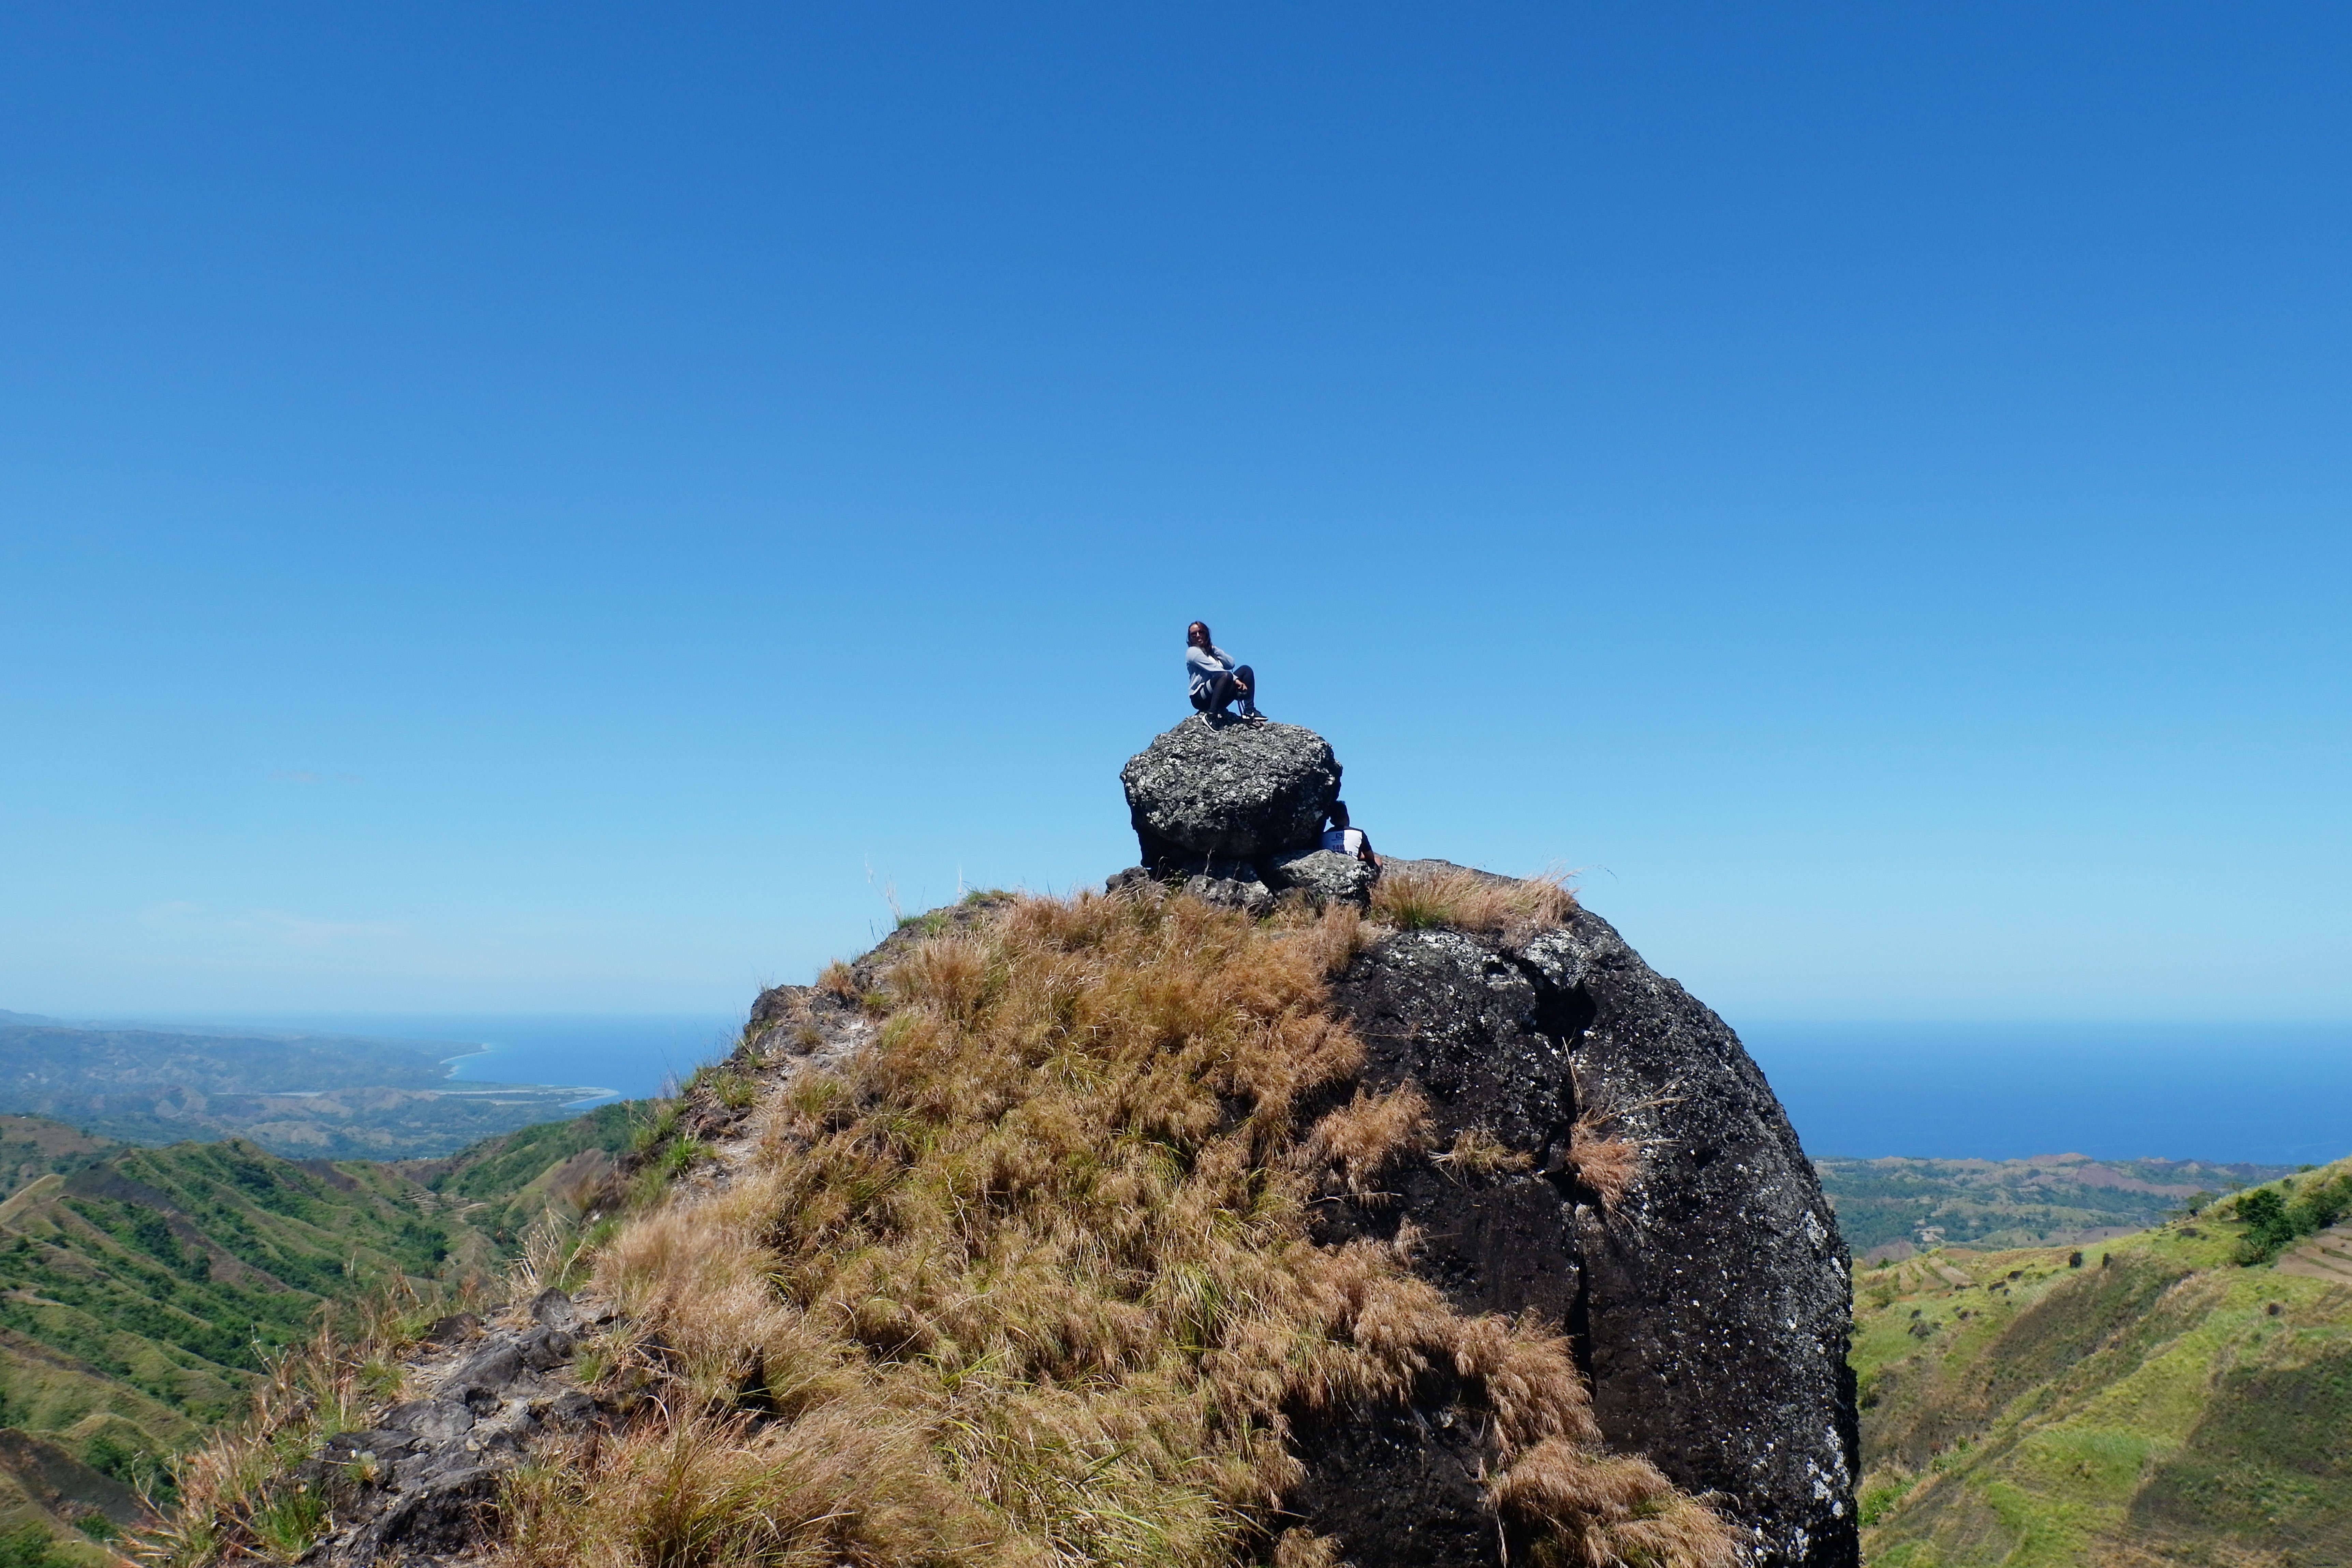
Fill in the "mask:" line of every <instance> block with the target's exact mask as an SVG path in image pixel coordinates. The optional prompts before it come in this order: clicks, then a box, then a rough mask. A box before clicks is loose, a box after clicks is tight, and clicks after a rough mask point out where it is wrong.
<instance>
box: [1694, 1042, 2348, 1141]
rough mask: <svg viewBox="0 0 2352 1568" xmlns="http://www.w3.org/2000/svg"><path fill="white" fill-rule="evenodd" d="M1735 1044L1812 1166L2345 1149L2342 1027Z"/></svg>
mask: <svg viewBox="0 0 2352 1568" xmlns="http://www.w3.org/2000/svg"><path fill="white" fill-rule="evenodd" d="M1735 1026H1736V1027H1737V1025H1736V1024H1735ZM1739 1035H1740V1038H1741V1039H1742V1040H1743V1041H1744V1042H1745V1043H1746V1044H1747V1047H1748V1054H1749V1055H1751V1056H1753V1057H1754V1058H1756V1061H1757V1065H1759V1067H1761V1068H1763V1069H1764V1076H1765V1077H1766V1078H1767V1079H1769V1080H1770V1081H1771V1084H1772V1088H1773V1091H1774V1092H1775V1093H1777V1094H1778V1095H1779V1096H1780V1103H1781V1104H1782V1105H1783V1106H1784V1107H1785V1108H1786V1109H1787V1110H1788V1112H1789V1120H1790V1122H1791V1123H1793V1124H1794V1125H1795V1127H1796V1129H1797V1135H1798V1137H1799V1138H1800V1139H1801V1141H1802V1142H1803V1143H1804V1145H1805V1149H1806V1151H1807V1152H1809V1153H1811V1154H1815V1155H1837V1156H1845V1157H1850V1158H1861V1159H1875V1158H1877V1157H1879V1156H1881V1155H1886V1154H1909V1155H1915V1156H1920V1157H1925V1158H1930V1159H1965V1158H1976V1159H1988V1160H2011V1159H2024V1158H2027V1157H2029V1156H2032V1155H2034V1154H2060V1153H2082V1154H2088V1155H2090V1156H2092V1157H2093V1158H2095V1159H2102V1160H2123V1159H2140V1158H2146V1157H2148V1156H2151V1155H2154V1156H2160V1157H2162V1158H2166V1159H2173V1160H2182V1159H2200V1160H2217V1161H2240V1160H2252V1161H2259V1162H2262V1163H2268V1164H2303V1163H2312V1164H2318V1163H2325V1162H2326V1161H2329V1160H2335V1159H2340V1158H2342V1157H2343V1156H2344V1155H2346V1154H2352V1025H2343V1024H2333V1025H2276V1024H2199V1025H2174V1024H1801V1023H1778V1022H1774V1023H1753V1024H1749V1025H1748V1026H1745V1027H1740V1029H1739Z"/></svg>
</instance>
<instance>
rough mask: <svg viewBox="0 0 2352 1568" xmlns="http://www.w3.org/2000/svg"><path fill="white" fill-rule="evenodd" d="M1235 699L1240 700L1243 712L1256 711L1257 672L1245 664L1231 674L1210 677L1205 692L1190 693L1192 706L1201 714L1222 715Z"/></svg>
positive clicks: (1237, 667)
mask: <svg viewBox="0 0 2352 1568" xmlns="http://www.w3.org/2000/svg"><path fill="white" fill-rule="evenodd" d="M1236 697H1238V698H1240V699H1241V700H1242V711H1243V712H1244V713H1255V712H1256V711H1257V672H1256V671H1255V670H1254V669H1252V668H1250V667H1249V666H1248V665H1245V664H1244V665H1239V666H1236V667H1235V668H1234V670H1233V672H1232V673H1231V674H1227V675H1219V676H1213V677H1211V678H1210V680H1209V689H1207V690H1206V691H1196V692H1194V693H1192V706H1193V707H1194V708H1196V709H1198V710H1200V711H1202V712H1203V713H1222V712H1223V711H1224V710H1225V705H1226V704H1227V703H1229V702H1231V701H1232V700H1234V698H1236Z"/></svg>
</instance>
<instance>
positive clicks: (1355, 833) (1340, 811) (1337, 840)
mask: <svg viewBox="0 0 2352 1568" xmlns="http://www.w3.org/2000/svg"><path fill="white" fill-rule="evenodd" d="M1323 847H1324V848H1326V849H1328V850H1329V851H1330V852H1331V853H1332V854H1334V855H1352V856H1354V857H1355V858H1357V859H1359V860H1361V861H1362V862H1363V863H1364V864H1365V865H1367V866H1370V868H1372V869H1373V870H1375V871H1377V870H1379V869H1380V868H1381V862H1380V857H1378V856H1376V855H1374V854H1373V853H1372V841H1371V840H1370V839H1369V838H1367V837H1364V830H1363V829H1362V828H1360V827H1350V826H1348V803H1347V802H1346V801H1344V800H1335V801H1333V802H1332V803H1331V826H1328V827H1327V828H1325V829H1324V830H1323Z"/></svg>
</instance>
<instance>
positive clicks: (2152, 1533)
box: [1853, 1162, 2352, 1568]
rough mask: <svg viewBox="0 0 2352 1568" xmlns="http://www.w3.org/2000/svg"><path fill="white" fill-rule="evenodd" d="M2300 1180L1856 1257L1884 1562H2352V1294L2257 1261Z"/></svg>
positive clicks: (1869, 1499) (2327, 1179) (1948, 1565)
mask: <svg viewBox="0 0 2352 1568" xmlns="http://www.w3.org/2000/svg"><path fill="white" fill-rule="evenodd" d="M2347 1173H2352V1162H2347V1163H2344V1164H2341V1165H2338V1166H2336V1167H2333V1168H2331V1169H2329V1170H2327V1171H2323V1172H2320V1173H2316V1174H2315V1175H2311V1176H2306V1177H2302V1178H2298V1179H2295V1184H2296V1186H2297V1187H2300V1188H2303V1189H2305V1190H2314V1189H2325V1188H2332V1187H2334V1186H2335V1185H2336V1184H2338V1183H2341V1182H2343V1181H2344V1180H2345V1178H2346V1175H2347ZM2293 1191H2294V1189H2292V1188H2286V1187H2284V1186H2283V1185H2273V1186H2271V1187H2266V1188H2263V1189H2258V1190H2257V1192H2256V1193H2255V1194H2247V1195H2245V1196H2242V1197H2240V1198H2239V1199H2238V1200H2237V1201H2236V1202H2235V1203H2234V1204H2231V1205H2220V1206H2217V1207H2216V1208H2214V1209H2210V1210H2208V1211H2206V1212H2205V1213H2204V1214H2202V1215H2198V1216H2195V1217H2184V1218H2182V1219H2179V1220H2176V1221H2174V1222H2172V1223H2170V1224H2168V1225H2166V1226H2162V1227H2159V1228H2158V1229H2155V1230H2151V1231H2148V1232H2146V1233H2144V1234H2141V1235H2137V1236H2133V1237H2124V1238H2120V1239H2117V1240H2115V1241H2111V1242H2106V1243H2102V1244H2098V1245H2096V1246H2094V1247H2084V1248H2079V1249H2077V1248H2022V1249H2016V1250H2011V1251H2001V1252H1984V1251H1968V1250H1961V1249H1948V1250H1945V1251H1941V1252H1937V1253H1932V1254H1928V1255H1927V1256H1925V1257H1922V1258H1915V1259H1912V1260H1909V1261H1906V1262H1902V1263H1890V1264H1887V1265H1885V1266H1883V1267H1881V1268H1868V1269H1864V1270H1861V1271H1860V1272H1858V1273H1857V1274H1856V1276H1855V1320H1856V1321H1855V1337H1854V1348H1853V1364H1854V1367H1855V1370H1856V1371H1857V1372H1858V1373H1860V1375H1861V1380H1862V1407H1863V1409H1862V1417H1863V1447H1864V1459H1865V1463H1866V1465H1867V1468H1868V1475H1867V1477H1866V1479H1865V1482H1864V1492H1863V1520H1864V1527H1865V1528H1864V1544H1865V1546H1866V1547H1867V1549H1868V1551H1869V1555H1870V1561H1871V1562H1872V1563H1874V1564H1878V1565H1879V1568H1927V1565H1931V1564H1932V1565H1935V1568H1964V1565H1967V1568H1974V1565H1979V1564H1982V1565H1987V1568H1990V1565H1992V1564H2001V1565H2004V1568H2036V1565H2042V1564H2048V1565H2052V1568H2056V1565H2060V1564H2064V1565H2068V1568H2072V1565H2075V1564H2084V1563H2113V1564H2118V1565H2126V1564H2128V1565H2153V1564H2158V1563H2265V1564H2278V1565H2281V1568H2284V1565H2285V1564H2290V1563H2311V1564H2322V1563H2346V1562H2352V1453H2347V1449H2346V1447H2345V1445H2344V1434H2345V1433H2346V1432H2347V1431H2352V1289H2347V1287H2346V1286H2345V1285H2344V1284H2342V1283H2340V1282H2335V1281H2331V1280H2328V1279H2315V1278H2306V1277H2302V1276H2299V1275H2295V1274H2291V1273H2286V1272H2282V1271H2281V1270H2279V1269H2277V1268H2272V1267H2268V1266H2254V1267H2247V1266H2245V1265H2243V1264H2242V1263H2241V1262H2240V1258H2242V1256H2244V1254H2243V1253H2242V1247H2244V1246H2245V1244H2246V1242H2247V1240H2248V1237H2249V1234H2250V1232H2252V1229H2253V1226H2252V1224H2250V1223H2249V1222H2248V1221H2247V1220H2244V1219H2241V1218H2239V1217H2237V1214H2238V1213H2239V1212H2241V1211H2243V1210H2244V1209H2246V1208H2247V1206H2248V1205H2249V1202H2250V1200H2256V1201H2253V1202H2252V1207H2253V1209H2254V1211H2255V1213H2256V1214H2257V1215H2261V1214H2263V1213H2266V1212H2267V1211H2268V1205H2266V1204H2264V1203H2263V1202H2261V1201H2259V1198H2260V1195H2261V1194H2263V1193H2269V1194H2275V1195H2277V1196H2279V1197H2280V1198H2281V1199H2282V1200H2284V1202H2292V1201H2293V1200H2292V1194H2293Z"/></svg>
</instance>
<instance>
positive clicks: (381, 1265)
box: [0, 1105, 639, 1561]
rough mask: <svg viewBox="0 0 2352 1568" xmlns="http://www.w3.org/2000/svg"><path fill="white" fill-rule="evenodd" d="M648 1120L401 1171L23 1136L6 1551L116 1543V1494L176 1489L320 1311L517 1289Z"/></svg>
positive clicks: (5, 1286) (3, 1444)
mask: <svg viewBox="0 0 2352 1568" xmlns="http://www.w3.org/2000/svg"><path fill="white" fill-rule="evenodd" d="M638 1109H639V1108H636V1107H634V1106H630V1105H616V1106H608V1107H605V1108H604V1109H603V1110H598V1111H595V1112H592V1113H591V1114H589V1115H587V1116H583V1117H579V1118H575V1119H573V1120H572V1121H562V1122H554V1123H549V1124H545V1125H541V1126H535V1127H530V1128H526V1129H523V1130H522V1131H518V1132H513V1133H508V1134H505V1135H502V1136H500V1137H497V1138H493V1139H488V1140H486V1141H484V1142H481V1143H478V1144H476V1145H475V1146H474V1147H472V1148H470V1149H467V1150H466V1151H465V1152H462V1153H460V1154H457V1155H456V1156H453V1157H451V1158H449V1159H446V1160H439V1161H430V1162H410V1163H403V1164H384V1163H374V1162H369V1161H356V1160H355V1161H345V1162H340V1163H335V1162H329V1161H325V1160H306V1161H299V1162H297V1161H291V1160H288V1159H284V1158H282V1157H280V1156H278V1155H276V1154H273V1153H271V1152H268V1150H266V1149H264V1148H261V1147H260V1146H259V1145H257V1144H256V1143H254V1142H249V1141H247V1140H243V1139H231V1140H228V1141H226V1142H216V1143H176V1144H173V1145H171V1146H169V1147H167V1148H161V1149H145V1148H122V1147H121V1146H119V1145H110V1144H109V1143H107V1142H105V1141H102V1140H95V1139H90V1138H87V1137H85V1136H83V1135H81V1134H78V1133H76V1132H75V1131H74V1130H72V1129H70V1128H65V1127H61V1126H58V1125H57V1124H55V1123H50V1122H43V1121H38V1120H37V1119H32V1118H10V1119H9V1120H8V1121H7V1122H6V1123H5V1125H0V1137H5V1140H6V1141H5V1142H0V1154H5V1155H6V1156H7V1158H8V1159H9V1160H10V1161H11V1162H12V1163H10V1164H9V1165H8V1166H7V1167H6V1169H9V1170H13V1171H15V1172H16V1173H17V1178H16V1179H17V1183H18V1184H16V1186H15V1188H14V1190H13V1191H12V1192H10V1193H9V1194H8V1196H7V1197H6V1199H5V1202H0V1537H5V1535H6V1533H7V1532H8V1531H9V1530H11V1529H12V1528H16V1527H20V1526H24V1525H26V1524H27V1523H28V1522H29V1523H30V1524H32V1525H36V1526H38V1527H40V1528H42V1529H43V1530H46V1531H48V1532H50V1533H51V1534H56V1533H58V1527H59V1525H60V1523H61V1521H65V1520H67V1519H72V1520H76V1521H79V1522H81V1523H82V1524H84V1525H85V1526H86V1527H87V1529H88V1530H89V1531H91V1532H95V1533H99V1534H102V1533H103V1532H104V1531H105V1529H106V1525H105V1524H104V1523H103V1522H102V1521H101V1519H100V1516H101V1515H103V1514H106V1513H107V1512H108V1511H109V1510H110V1507H112V1508H114V1511H119V1507H114V1505H118V1504H119V1503H120V1498H119V1497H118V1496H116V1495H114V1494H113V1493H109V1492H108V1491H107V1490H106V1489H107V1488H109V1487H112V1488H114V1489H115V1492H116V1493H119V1492H120V1491H121V1487H122V1486H123V1485H125V1484H128V1485H131V1486H136V1487H146V1488H151V1489H152V1488H153V1487H155V1486H157V1485H158V1484H160V1483H161V1482H162V1481H163V1475H164V1468H163V1460H164V1459H165V1458H166V1457H168V1456H169V1455H170V1454H171V1453H173V1452H174V1451H176V1450H177V1449H179V1448H181V1447H185V1446H187V1445H188V1444H189V1443H191V1442H193V1441H194V1439H195V1438H196V1437H197V1436H200V1435H201V1434H202V1433H203V1432H204V1431H205V1429H206V1428H207V1427H209V1426H211V1425H212V1424H214V1423H215V1422H218V1421H220V1420H223V1419H225V1418H226V1417H229V1416H231V1415H236V1414H239V1413H241V1411H242V1409H243V1407H244V1405H245V1402H246V1399H247V1394H248V1392H249V1391H250V1389H251V1388H252V1386H253V1384H254V1382H255V1380H256V1378H257V1375H258V1373H260V1371H261V1369H262V1368H263V1366H264V1365H265V1364H266V1363H267V1362H268V1359H269V1358H270V1357H271V1356H272V1355H273V1354H275V1353H277V1352H279V1351H281V1350H283V1349H284V1348H285V1347H287V1346H289V1345H290V1344H292V1343H293V1342H296V1341H298V1340H300V1339H302V1338H304V1337H306V1336H307V1335H308V1334H309V1332H310V1331H311V1329H312V1328H313V1327H314V1326H315V1323H316V1320H317V1314H318V1312H319V1310H320V1307H321V1305H323V1304H325V1303H328V1302H339V1301H350V1300H355V1299H357V1298H358V1297H360V1296H362V1295H364V1294H367V1293H370V1292H372V1291H375V1290H378V1289H382V1288H384V1287H387V1286H397V1285H399V1284H401V1283H403V1282H404V1283H406V1284H407V1285H408V1286H410V1287H412V1288H415V1289H418V1290H419V1291H420V1292H425V1293H432V1292H434V1291H436V1290H437V1289H443V1288H446V1287H449V1286H452V1285H454V1284H456V1283H457V1282H458V1281H460V1280H462V1279H464V1278H465V1277H466V1276H467V1275H475V1276H484V1275H488V1274H490V1273H493V1272H495V1271H496V1270H498V1269H500V1268H503V1267H504V1265H505V1262H506V1260H507V1259H508V1258H509V1257H511V1256H512V1255H513V1253H514V1251H515V1250H516V1248H517V1247H518V1246H519V1245H520V1241H521V1239H522V1237H523V1236H524V1235H525V1233H526V1232H527V1231H528V1230H529V1229H530V1226H531V1225H532V1223H533V1222H535V1221H536V1220H538V1219H539V1218H540V1217H541V1215H546V1214H548V1213H550V1212H553V1213H556V1214H558V1215H567V1216H568V1215H572V1214H573V1213H575V1212H577V1210H578V1209H579V1208H580V1207H581V1206H583V1205H587V1204H593V1203H594V1202H596V1201H597V1200H598V1198H599V1196H600V1195H601V1194H602V1193H603V1192H604V1191H605V1190H606V1188H605V1184H606V1181H607V1179H608V1177H609V1175H610V1173H611V1172H612V1170H613V1166H614V1155H615V1154H616V1153H617V1152H619V1151H621V1150H623V1149H625V1147H626V1146H627V1144H628V1142H629V1140H630V1138H631V1137H632V1135H633V1134H634V1132H635V1128H636V1125H637V1121H638ZM26 1177H29V1179H23V1178H26ZM44 1489H46V1490H44ZM0 1561H5V1560H4V1559H0Z"/></svg>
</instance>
